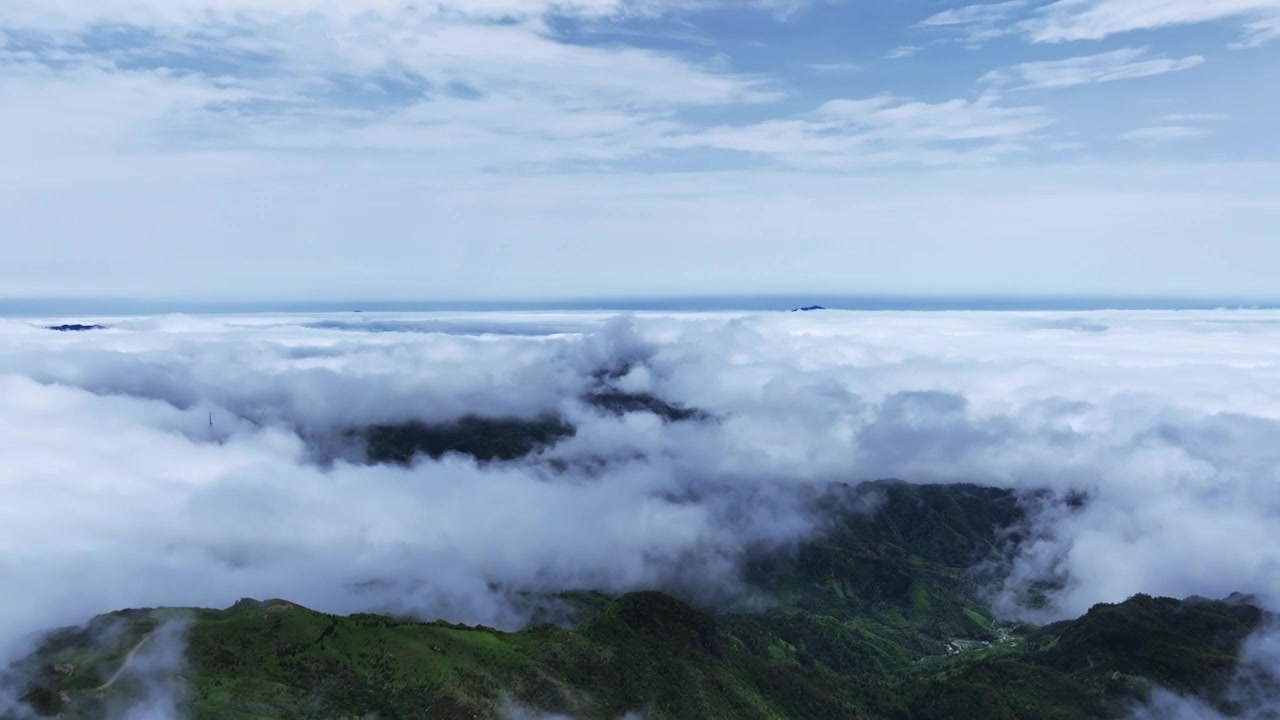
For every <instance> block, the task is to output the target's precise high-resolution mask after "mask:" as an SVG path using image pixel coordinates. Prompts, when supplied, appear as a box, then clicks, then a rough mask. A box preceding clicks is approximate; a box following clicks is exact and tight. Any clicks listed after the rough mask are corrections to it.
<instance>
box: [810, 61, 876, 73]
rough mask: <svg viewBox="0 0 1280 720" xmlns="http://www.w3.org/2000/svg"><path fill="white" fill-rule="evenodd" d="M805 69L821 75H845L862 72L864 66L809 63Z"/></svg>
mask: <svg viewBox="0 0 1280 720" xmlns="http://www.w3.org/2000/svg"><path fill="white" fill-rule="evenodd" d="M805 67H806V68H808V69H809V71H811V72H815V73H819V74H821V75H845V74H848V73H856V72H861V70H862V66H861V65H859V64H857V63H809V64H808V65H805Z"/></svg>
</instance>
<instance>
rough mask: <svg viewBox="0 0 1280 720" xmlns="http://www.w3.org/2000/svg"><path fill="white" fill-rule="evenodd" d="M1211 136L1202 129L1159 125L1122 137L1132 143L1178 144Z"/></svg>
mask: <svg viewBox="0 0 1280 720" xmlns="http://www.w3.org/2000/svg"><path fill="white" fill-rule="evenodd" d="M1208 134H1209V131H1208V130H1206V129H1205V128H1202V127H1190V126H1187V125H1157V126H1154V127H1144V128H1138V129H1136V130H1130V131H1129V132H1127V133H1124V134H1123V135H1121V136H1120V139H1122V140H1128V141H1130V142H1136V143H1144V144H1155V143H1167V142H1177V141H1179V140H1194V139H1196V138H1201V137H1204V136H1206V135H1208Z"/></svg>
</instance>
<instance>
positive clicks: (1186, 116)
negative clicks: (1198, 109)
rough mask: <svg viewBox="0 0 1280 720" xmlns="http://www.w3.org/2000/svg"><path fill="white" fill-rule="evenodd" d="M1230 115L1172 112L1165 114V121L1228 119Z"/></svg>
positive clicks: (1214, 120)
mask: <svg viewBox="0 0 1280 720" xmlns="http://www.w3.org/2000/svg"><path fill="white" fill-rule="evenodd" d="M1230 117H1231V116H1230V115H1227V114H1226V113H1171V114H1169V115H1165V116H1164V118H1163V121H1164V122H1168V123H1180V122H1216V121H1218V120H1227V119H1229V118H1230Z"/></svg>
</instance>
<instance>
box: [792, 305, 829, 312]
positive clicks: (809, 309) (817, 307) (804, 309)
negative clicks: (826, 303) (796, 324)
mask: <svg viewBox="0 0 1280 720" xmlns="http://www.w3.org/2000/svg"><path fill="white" fill-rule="evenodd" d="M814 310H826V308H824V307H822V306H821V305H809V306H807V307H802V308H796V309H794V310H792V311H791V312H813V311H814Z"/></svg>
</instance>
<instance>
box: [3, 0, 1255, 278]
mask: <svg viewBox="0 0 1280 720" xmlns="http://www.w3.org/2000/svg"><path fill="white" fill-rule="evenodd" d="M6 7H7V9H6V10H5V11H4V12H3V13H0V106H2V107H4V108H5V112H4V113H3V114H2V116H0V157H3V158H4V159H5V161H4V162H3V163H0V216H3V217H5V218H7V220H8V222H7V223H6V226H5V227H3V228H2V229H0V232H3V235H0V237H3V242H4V255H3V257H4V262H3V263H0V294H3V295H5V296H8V297H53V296H57V297H74V296H82V297H117V298H121V297H138V298H152V297H155V298H190V299H201V300H227V299H252V300H320V299H326V298H329V297H333V296H342V297H351V298H367V299H486V298H536V297H566V296H601V295H615V296H637V295H669V294H676V295H690V294H719V293H733V294H744V293H773V292H792V293H794V292H806V291H809V290H812V291H815V292H824V293H843V294H877V293H888V294H897V295H902V294H957V293H960V294H963V293H974V294H986V295H991V294H1005V293H1014V294H1028V293H1046V294H1058V295H1061V294H1077V295H1115V294H1149V295H1163V296H1169V295H1185V296H1207V295H1213V296H1229V297H1245V298H1248V297H1254V298H1269V299H1273V298H1275V297H1276V295H1277V294H1280V292H1277V291H1276V290H1275V288H1277V287H1280V282H1278V281H1280V157H1277V155H1278V154H1280V142H1276V132H1275V130H1274V129H1273V127H1274V126H1275V125H1276V122H1275V119H1274V118H1275V115H1276V111H1277V109H1280V82H1274V81H1271V80H1270V78H1273V77H1275V76H1277V75H1280V73H1278V72H1277V71H1280V0H1213V1H1212V2H1210V1H1209V0H1013V1H1012V2H1001V3H989V4H979V5H970V4H966V3H953V2H945V1H942V0H895V1H893V2H888V1H884V0H881V1H875V2H873V1H871V0H843V1H842V0H756V1H745V0H738V1H737V2H727V1H721V0H565V1H563V2H556V1H552V0H434V2H411V1H410V0H347V1H345V2H336V1H334V0H289V1H288V2H285V1H284V0H278V1H276V2H263V1H262V0H256V1H251V0H98V1H96V2H92V3H89V2H84V1H83V0H10V2H9V3H6Z"/></svg>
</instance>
